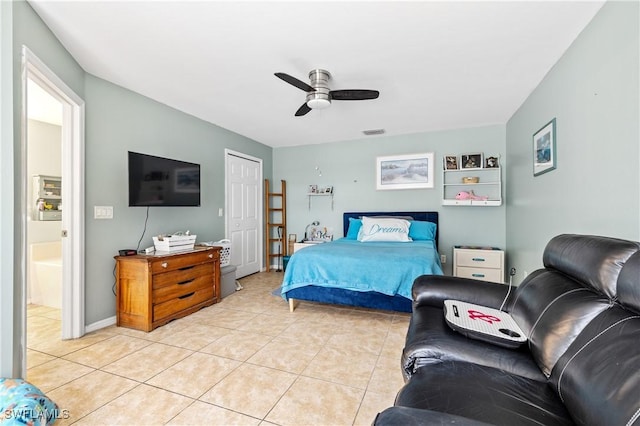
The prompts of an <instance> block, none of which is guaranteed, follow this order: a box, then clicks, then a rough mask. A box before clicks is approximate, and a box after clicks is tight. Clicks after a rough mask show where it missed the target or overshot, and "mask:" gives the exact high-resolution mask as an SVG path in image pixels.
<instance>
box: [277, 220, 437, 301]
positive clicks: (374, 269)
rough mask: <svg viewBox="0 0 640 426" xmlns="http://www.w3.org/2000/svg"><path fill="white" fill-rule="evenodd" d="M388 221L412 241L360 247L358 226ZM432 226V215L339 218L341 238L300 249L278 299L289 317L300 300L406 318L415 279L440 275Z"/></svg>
mask: <svg viewBox="0 0 640 426" xmlns="http://www.w3.org/2000/svg"><path fill="white" fill-rule="evenodd" d="M371 218H373V219H371ZM379 219H382V221H381V220H379ZM393 219H400V220H401V221H402V220H405V221H408V222H409V223H410V227H409V228H408V235H409V236H410V237H412V238H410V239H411V240H412V241H410V242H396V241H386V240H385V241H377V240H375V239H374V240H373V241H366V242H364V241H360V236H359V234H358V230H359V229H361V228H364V226H362V225H363V222H366V221H367V220H368V221H369V223H368V226H370V225H371V223H373V222H376V221H377V222H380V223H392V222H393ZM390 220H391V222H389V221H390ZM384 221H386V222H384ZM358 222H360V224H359V225H358ZM437 225H438V213H437V212H349V213H344V214H343V235H344V237H343V238H340V239H337V240H335V241H332V242H328V243H322V244H316V245H313V246H310V247H306V248H304V249H302V250H299V251H297V252H296V253H294V254H293V255H292V256H291V258H290V259H289V262H288V264H287V268H286V270H285V273H284V278H283V282H282V287H281V295H282V297H283V298H284V299H285V300H288V301H289V308H290V310H291V311H293V310H294V309H295V301H296V300H306V301H312V302H321V303H331V304H339V305H349V306H359V307H366V308H374V309H381V310H390V311H399V312H411V287H412V285H413V281H414V280H415V279H416V278H417V277H418V276H420V275H425V274H434V275H442V267H441V265H440V255H439V254H438V249H437V242H438V226H437ZM367 229H372V228H371V227H370V228H367ZM388 229H391V227H389V228H388ZM391 230H392V231H393V230H395V228H394V229H391ZM405 237H406V236H405ZM362 239H363V240H365V238H362Z"/></svg>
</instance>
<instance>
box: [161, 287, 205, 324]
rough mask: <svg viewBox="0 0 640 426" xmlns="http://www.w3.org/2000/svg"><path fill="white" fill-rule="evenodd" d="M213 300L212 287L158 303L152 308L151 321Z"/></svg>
mask: <svg viewBox="0 0 640 426" xmlns="http://www.w3.org/2000/svg"><path fill="white" fill-rule="evenodd" d="M211 299H213V286H207V287H205V288H202V289H200V290H196V291H192V292H189V293H186V294H183V295H182V296H179V297H177V298H174V299H170V300H167V301H166V302H163V303H158V304H156V305H154V306H153V321H158V320H161V319H162V318H165V317H168V316H169V315H173V314H174V313H176V312H180V311H181V310H183V309H187V308H190V307H192V306H195V305H197V304H198V303H202V302H206V301H207V300H211Z"/></svg>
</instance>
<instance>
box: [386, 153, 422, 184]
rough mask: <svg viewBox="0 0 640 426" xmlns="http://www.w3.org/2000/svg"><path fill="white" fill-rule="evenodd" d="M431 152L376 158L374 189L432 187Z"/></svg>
mask: <svg viewBox="0 0 640 426" xmlns="http://www.w3.org/2000/svg"><path fill="white" fill-rule="evenodd" d="M433 157H434V156H433V152H425V153H422V154H409V155H393V156H388V157H378V158H377V159H376V189H420V188H433V168H434V164H433Z"/></svg>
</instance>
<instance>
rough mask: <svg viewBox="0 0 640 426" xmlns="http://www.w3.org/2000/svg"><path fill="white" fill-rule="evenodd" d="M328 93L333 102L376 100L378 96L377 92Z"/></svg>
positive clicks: (333, 91)
mask: <svg viewBox="0 0 640 426" xmlns="http://www.w3.org/2000/svg"><path fill="white" fill-rule="evenodd" d="M329 93H330V94H331V99H333V100H335V101H363V100H367V99H377V98H378V96H379V95H380V92H378V91H377V90H332V91H331V92H329Z"/></svg>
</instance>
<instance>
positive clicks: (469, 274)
mask: <svg viewBox="0 0 640 426" xmlns="http://www.w3.org/2000/svg"><path fill="white" fill-rule="evenodd" d="M455 276H456V277H462V278H473V279H476V280H482V281H491V282H494V283H501V282H502V280H503V278H502V269H492V268H469V267H464V266H459V267H457V268H456V270H455Z"/></svg>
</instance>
